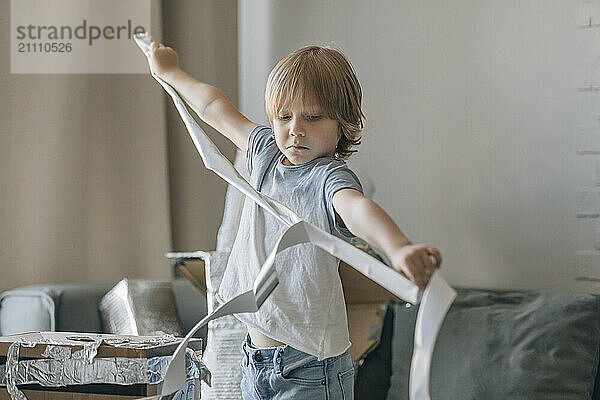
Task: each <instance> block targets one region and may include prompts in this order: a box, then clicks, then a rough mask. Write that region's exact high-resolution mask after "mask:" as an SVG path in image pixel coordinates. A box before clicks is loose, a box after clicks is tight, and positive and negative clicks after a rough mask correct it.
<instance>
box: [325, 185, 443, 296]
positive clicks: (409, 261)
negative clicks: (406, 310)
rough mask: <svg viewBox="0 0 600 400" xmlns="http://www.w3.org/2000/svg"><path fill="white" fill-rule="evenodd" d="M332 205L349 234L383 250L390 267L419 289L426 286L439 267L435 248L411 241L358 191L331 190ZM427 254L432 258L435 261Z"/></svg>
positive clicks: (372, 202)
mask: <svg viewBox="0 0 600 400" xmlns="http://www.w3.org/2000/svg"><path fill="white" fill-rule="evenodd" d="M333 208H334V210H335V212H336V213H337V214H338V215H339V216H340V217H341V219H342V221H344V224H345V225H346V227H347V228H348V230H349V231H350V232H352V234H354V235H356V236H358V237H359V238H361V239H363V240H365V241H366V242H367V243H369V244H370V245H372V246H374V247H376V248H378V249H381V250H383V252H384V253H385V255H386V256H387V257H388V258H389V260H390V261H391V263H392V266H393V267H394V269H396V270H397V271H398V272H400V273H402V274H404V275H405V276H406V277H407V278H409V279H411V280H412V281H414V282H415V283H416V284H417V285H418V286H419V287H420V288H421V289H424V288H425V287H426V286H427V284H428V283H429V278H430V276H431V274H432V273H433V272H434V271H435V270H436V269H438V268H439V267H440V265H441V263H442V256H441V254H440V252H439V250H438V249H436V248H435V247H432V246H428V245H426V244H412V243H411V242H410V240H408V239H407V238H406V236H405V235H404V234H403V233H402V231H401V230H400V228H398V225H396V224H395V223H394V221H393V220H392V219H391V218H390V216H389V215H388V214H387V213H386V212H385V211H384V210H383V209H382V208H381V207H379V205H377V204H376V203H375V202H374V201H372V200H370V199H367V198H366V197H364V196H363V195H362V193H360V192H359V191H358V190H354V189H341V190H338V191H337V192H335V194H334V195H333ZM430 256H433V257H434V258H435V263H434V262H433V261H432V259H431V257H430Z"/></svg>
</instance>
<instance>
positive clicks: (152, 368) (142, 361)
mask: <svg viewBox="0 0 600 400" xmlns="http://www.w3.org/2000/svg"><path fill="white" fill-rule="evenodd" d="M179 342H180V339H177V338H175V337H174V336H172V335H162V336H154V337H127V336H118V335H101V334H90V335H86V334H81V333H74V334H69V333H63V332H40V333H32V334H24V335H14V336H11V337H4V338H0V353H3V351H4V350H3V349H6V345H7V344H8V343H10V344H9V346H8V348H7V349H6V362H5V363H4V364H1V365H0V385H2V386H5V387H6V390H7V392H8V395H9V396H10V399H11V400H26V399H27V397H26V395H25V394H24V393H23V392H22V391H21V390H19V388H18V386H19V385H30V384H35V385H40V386H42V387H53V388H57V387H64V388H68V386H70V385H88V384H112V385H138V384H144V385H154V384H159V383H161V382H162V381H163V380H164V375H165V372H166V369H167V367H168V363H169V360H170V358H171V357H170V355H167V354H170V353H171V352H172V348H173V346H176V345H177V344H178V343H179ZM100 346H102V347H100ZM194 347H195V348H196V349H198V350H196V351H194V350H193V349H191V348H187V349H186V354H185V364H186V385H185V386H184V387H183V388H182V390H181V393H180V394H179V396H176V398H180V399H188V398H194V397H190V395H189V393H194V392H197V390H196V386H199V382H200V380H201V379H202V380H204V381H205V382H206V383H207V384H209V385H210V372H209V371H208V369H207V368H206V367H205V366H204V364H203V363H202V361H201V360H200V353H201V350H200V349H201V341H200V340H198V341H197V342H196V343H195V345H194ZM21 350H23V352H24V353H25V354H26V355H27V357H26V358H20V353H21ZM98 352H100V353H101V354H102V355H105V356H104V357H97V356H96V355H97V354H98ZM153 352H154V353H156V354H160V355H157V356H154V357H150V356H148V355H151V354H152V353H153ZM111 354H113V355H114V356H112V357H106V355H111ZM127 355H129V357H127ZM32 356H33V357H36V358H33V357H32ZM66 390H67V389H66ZM4 393H5V394H6V392H4ZM0 398H5V397H3V396H2V394H1V393H0Z"/></svg>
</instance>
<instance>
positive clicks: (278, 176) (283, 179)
mask: <svg viewBox="0 0 600 400" xmlns="http://www.w3.org/2000/svg"><path fill="white" fill-rule="evenodd" d="M272 135H273V131H272V130H271V129H270V128H269V127H265V126H259V127H256V128H255V129H254V130H253V131H252V133H251V134H250V137H249V140H248V152H247V155H246V157H247V167H248V171H249V173H250V183H251V184H252V186H253V187H254V188H255V189H257V190H258V191H260V192H261V193H263V194H266V195H268V196H270V197H272V198H274V199H276V200H278V201H279V202H281V203H283V204H285V205H286V206H288V207H289V208H291V209H292V210H293V211H294V212H296V213H297V214H298V215H299V216H300V217H301V218H302V219H303V220H305V221H308V222H310V223H312V224H314V225H316V226H318V227H320V228H321V229H323V230H325V231H326V232H329V233H331V234H333V235H335V236H338V237H340V238H342V239H345V240H349V239H350V238H351V237H353V235H352V234H351V233H350V231H348V229H347V228H346V227H345V226H344V225H343V222H342V221H341V219H337V220H336V216H335V212H334V209H333V195H334V194H335V193H336V192H337V191H338V190H340V189H345V188H351V189H356V190H359V191H360V192H361V193H362V187H361V185H360V182H359V180H358V177H357V176H356V175H355V174H354V173H353V172H352V171H351V170H350V169H349V168H348V167H347V165H346V163H345V162H344V161H343V160H339V159H335V158H330V157H321V158H316V159H314V160H312V161H309V162H307V163H305V164H302V165H295V166H286V165H284V164H283V163H282V160H283V158H284V155H283V154H282V153H281V151H279V148H278V147H277V145H276V143H275V139H274V138H273V137H272ZM286 228H287V227H286V226H285V225H283V224H282V223H281V222H279V221H278V220H277V219H275V217H273V216H272V215H271V214H269V213H266V212H265V211H264V210H263V209H262V208H261V207H259V206H257V205H256V204H255V203H254V202H253V201H252V200H250V199H248V198H246V199H245V202H244V208H243V210H242V216H241V220H240V226H239V228H238V232H237V236H236V240H235V242H234V245H233V248H232V251H231V255H230V257H229V261H228V264H227V269H226V271H225V274H224V277H223V281H222V282H221V286H220V287H219V293H218V298H219V301H223V300H229V299H230V298H232V297H233V296H235V295H237V294H239V293H241V292H243V291H246V290H248V289H250V288H252V286H253V283H254V279H255V278H256V276H257V274H258V271H259V270H260V268H261V266H262V264H263V263H264V261H265V260H266V258H267V256H268V254H269V252H270V251H271V250H272V249H273V247H274V246H275V244H276V243H277V241H278V239H279V237H280V236H281V235H282V234H283V232H284V231H285V229H286ZM338 263H339V260H338V259H337V258H335V257H334V256H332V255H330V254H329V253H327V252H325V251H323V250H322V249H320V248H318V247H316V246H314V245H312V244H301V245H296V246H294V247H291V248H288V249H286V250H284V251H282V252H281V253H280V254H279V255H278V256H277V258H276V260H275V265H276V269H277V273H278V276H279V281H280V283H279V286H278V287H277V288H276V289H275V291H274V292H273V294H272V295H271V297H270V298H269V299H267V301H266V302H265V303H264V304H263V306H262V307H261V309H260V310H259V311H258V312H256V313H253V314H240V315H237V317H238V318H239V319H240V320H241V321H243V322H245V323H246V324H248V325H250V326H252V327H253V328H255V329H257V330H259V331H261V332H262V333H263V334H265V335H266V336H268V337H271V338H273V339H275V340H278V341H280V342H283V343H286V344H289V345H290V346H292V347H294V348H296V349H298V350H301V351H304V352H306V353H309V354H312V355H315V356H317V357H318V358H319V359H323V358H326V357H332V356H336V355H339V354H341V353H343V352H344V351H345V350H346V349H348V347H350V342H349V339H348V326H347V319H346V308H345V303H344V296H343V292H342V286H341V282H340V279H339V275H338Z"/></svg>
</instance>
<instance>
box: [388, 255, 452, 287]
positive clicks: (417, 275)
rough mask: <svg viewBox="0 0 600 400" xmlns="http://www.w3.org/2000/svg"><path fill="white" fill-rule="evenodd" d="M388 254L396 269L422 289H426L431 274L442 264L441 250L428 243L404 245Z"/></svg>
mask: <svg viewBox="0 0 600 400" xmlns="http://www.w3.org/2000/svg"><path fill="white" fill-rule="evenodd" d="M388 256H389V258H390V261H391V263H392V266H393V267H394V269H395V270H396V271H398V272H400V273H401V274H403V275H404V276H406V277H407V278H408V279H410V280H412V281H413V282H415V283H416V284H417V286H419V288H421V289H425V287H426V286H427V284H428V283H429V279H430V278H431V275H433V273H434V272H435V271H436V270H437V269H438V268H440V265H441V264H442V255H441V254H440V252H439V250H438V249H436V248H435V247H433V246H428V245H426V244H409V245H406V246H402V247H400V248H398V249H397V250H396V251H394V252H392V253H391V254H389V255H388ZM431 256H433V258H434V259H435V262H433V261H432V259H431Z"/></svg>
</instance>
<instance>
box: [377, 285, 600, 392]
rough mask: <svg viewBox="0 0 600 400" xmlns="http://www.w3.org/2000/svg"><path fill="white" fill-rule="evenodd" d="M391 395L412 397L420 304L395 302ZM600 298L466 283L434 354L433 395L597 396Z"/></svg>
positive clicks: (440, 335) (446, 321) (441, 332)
mask: <svg viewBox="0 0 600 400" xmlns="http://www.w3.org/2000/svg"><path fill="white" fill-rule="evenodd" d="M394 311H395V321H394V337H393V343H392V377H391V386H390V390H389V392H388V397H387V398H388V400H399V399H408V377H409V376H408V375H409V370H410V360H411V357H412V342H413V332H414V324H415V319H416V312H417V308H416V307H410V308H407V307H405V306H404V305H396V306H395V307H394ZM599 343H600V313H599V307H598V298H597V297H596V296H593V295H589V294H584V293H562V292H516V291H486V290H465V289H463V290H458V297H457V299H456V301H455V302H454V304H453V305H452V307H451V308H450V310H449V312H448V315H447V317H446V319H445V321H444V324H443V325H442V328H441V330H440V334H439V338H438V341H437V344H436V348H435V351H434V355H433V360H432V369H431V385H430V389H431V398H432V399H434V400H435V399H465V400H466V399H523V400H525V399H527V400H532V399H545V400H547V399H565V398H568V399H590V398H592V393H593V391H594V380H595V377H596V373H597V366H598V348H599Z"/></svg>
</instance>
